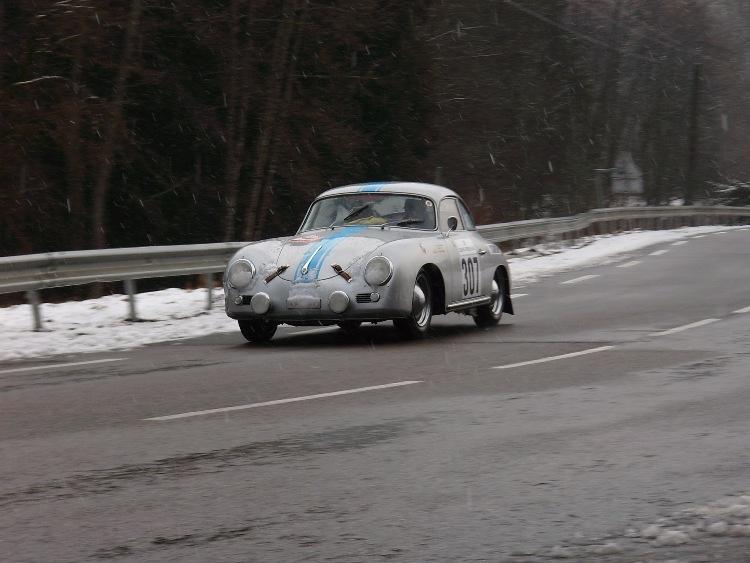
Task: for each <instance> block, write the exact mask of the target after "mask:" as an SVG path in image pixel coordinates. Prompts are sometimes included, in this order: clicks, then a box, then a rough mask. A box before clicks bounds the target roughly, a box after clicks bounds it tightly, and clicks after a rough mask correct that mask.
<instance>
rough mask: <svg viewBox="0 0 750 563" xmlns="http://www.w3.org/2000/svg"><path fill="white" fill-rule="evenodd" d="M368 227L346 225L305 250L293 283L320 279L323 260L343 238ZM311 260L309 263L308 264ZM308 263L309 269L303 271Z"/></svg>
mask: <svg viewBox="0 0 750 563" xmlns="http://www.w3.org/2000/svg"><path fill="white" fill-rule="evenodd" d="M366 228H367V227H363V226H359V227H344V228H343V229H342V230H340V231H337V232H335V233H334V234H332V235H330V236H328V237H326V238H324V239H323V240H322V241H320V242H319V243H317V244H313V245H311V246H310V248H309V249H307V251H306V252H305V254H304V255H303V256H302V258H301V259H300V261H299V264H297V269H296V270H295V271H294V278H293V281H292V283H293V284H296V283H309V282H312V281H317V280H318V275H319V274H320V268H321V266H322V265H323V261H324V260H325V259H326V258H327V257H328V255H329V254H330V253H331V251H332V250H333V249H334V248H335V247H336V246H337V245H338V243H339V242H341V240H342V239H344V238H348V237H350V236H353V235H356V234H357V233H359V232H360V231H361V230H363V229H366ZM308 262H309V264H308ZM305 264H307V271H306V272H305V273H302V268H303V267H304V266H305Z"/></svg>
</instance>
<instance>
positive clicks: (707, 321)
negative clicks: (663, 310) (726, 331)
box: [649, 319, 721, 336]
mask: <svg viewBox="0 0 750 563" xmlns="http://www.w3.org/2000/svg"><path fill="white" fill-rule="evenodd" d="M720 320H721V319H703V320H702V321H698V322H695V323H690V324H687V325H682V326H676V327H674V328H670V329H669V330H662V331H659V332H652V333H651V334H649V336H666V335H668V334H674V333H675V332H682V331H683V330H689V329H691V328H698V327H699V326H704V325H710V324H711V323H715V322H718V321H720Z"/></svg>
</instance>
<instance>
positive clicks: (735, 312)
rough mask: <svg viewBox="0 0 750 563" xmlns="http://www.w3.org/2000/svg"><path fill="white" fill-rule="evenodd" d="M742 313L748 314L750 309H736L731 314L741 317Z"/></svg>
mask: <svg viewBox="0 0 750 563" xmlns="http://www.w3.org/2000/svg"><path fill="white" fill-rule="evenodd" d="M742 313H750V307H745V308H744V309H737V310H736V311H732V314H734V315H741V314H742Z"/></svg>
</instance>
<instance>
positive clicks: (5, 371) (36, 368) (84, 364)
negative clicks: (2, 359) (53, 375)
mask: <svg viewBox="0 0 750 563" xmlns="http://www.w3.org/2000/svg"><path fill="white" fill-rule="evenodd" d="M124 360H127V358H106V359H103V360H89V361H86V362H68V363H65V364H46V365H43V366H34V367H30V368H12V369H4V370H0V373H18V372H22V371H38V370H42V369H49V370H52V369H60V368H68V367H75V366H86V365H91V364H104V363H107V362H122V361H124Z"/></svg>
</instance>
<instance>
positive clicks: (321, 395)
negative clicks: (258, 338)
mask: <svg viewBox="0 0 750 563" xmlns="http://www.w3.org/2000/svg"><path fill="white" fill-rule="evenodd" d="M415 383H423V382H422V381H399V382H397V383H387V384H385V385H373V386H372V387H359V388H358V389H346V390H344V391H333V392H331V393H319V394H318V395H307V396H305V397H292V398H290V399H278V400H276V401H265V402H264V403H252V404H249V405H236V406H233V407H223V408H219V409H208V410H205V411H193V412H184V413H180V414H170V415H166V416H154V417H152V418H144V420H174V419H176V418H189V417H191V416H203V415H206V414H215V413H220V412H231V411H240V410H245V409H257V408H258V407H270V406H273V405H283V404H286V403H297V402H300V401H311V400H313V399H324V398H326V397H338V396H340V395H351V394H352V393H365V392H366V391H379V390H380V389H390V388H391V387H401V386H403V385H414V384H415Z"/></svg>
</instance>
